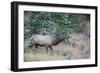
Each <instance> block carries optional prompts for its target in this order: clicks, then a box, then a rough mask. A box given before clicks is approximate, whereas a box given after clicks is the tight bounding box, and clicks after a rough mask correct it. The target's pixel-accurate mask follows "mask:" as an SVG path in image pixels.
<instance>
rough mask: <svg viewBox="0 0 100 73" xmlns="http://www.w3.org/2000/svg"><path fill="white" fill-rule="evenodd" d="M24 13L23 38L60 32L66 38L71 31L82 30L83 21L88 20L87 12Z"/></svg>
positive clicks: (83, 26)
mask: <svg viewBox="0 0 100 73" xmlns="http://www.w3.org/2000/svg"><path fill="white" fill-rule="evenodd" d="M24 15H25V17H24V20H25V23H24V26H25V27H24V28H25V29H24V39H27V38H30V37H31V36H32V34H44V33H45V34H52V33H56V32H60V33H62V34H63V36H64V37H65V38H66V40H68V38H70V36H69V35H70V34H71V33H72V32H83V31H84V28H85V27H86V25H85V22H86V21H88V20H90V15H89V14H73V13H58V12H32V11H25V12H24Z"/></svg>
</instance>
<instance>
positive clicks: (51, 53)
mask: <svg viewBox="0 0 100 73" xmlns="http://www.w3.org/2000/svg"><path fill="white" fill-rule="evenodd" d="M49 48H50V50H51V54H54V52H53V49H52V46H49Z"/></svg>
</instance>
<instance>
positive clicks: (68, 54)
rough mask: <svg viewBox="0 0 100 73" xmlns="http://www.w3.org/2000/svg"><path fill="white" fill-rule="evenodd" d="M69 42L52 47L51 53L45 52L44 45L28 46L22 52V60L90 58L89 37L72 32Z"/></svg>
mask: <svg viewBox="0 0 100 73" xmlns="http://www.w3.org/2000/svg"><path fill="white" fill-rule="evenodd" d="M69 41H70V44H67V45H66V44H65V43H64V42H61V43H59V44H58V45H57V46H52V47H53V53H52V52H51V51H50V49H49V52H48V53H47V52H46V48H45V47H39V48H28V49H25V52H24V61H26V62H28V61H49V60H73V59H88V58H90V37H88V36H86V35H85V34H83V33H73V34H72V35H71V38H70V39H69Z"/></svg>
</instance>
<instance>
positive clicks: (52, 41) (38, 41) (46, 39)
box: [29, 34, 64, 52]
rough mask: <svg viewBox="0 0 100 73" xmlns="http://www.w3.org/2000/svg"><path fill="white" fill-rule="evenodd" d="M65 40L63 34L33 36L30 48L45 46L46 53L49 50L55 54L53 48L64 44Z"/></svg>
mask: <svg viewBox="0 0 100 73" xmlns="http://www.w3.org/2000/svg"><path fill="white" fill-rule="evenodd" d="M63 41H64V38H63V36H62V35H61V34H52V35H40V34H36V35H33V36H32V38H31V42H30V45H29V47H32V46H35V48H37V47H38V46H44V47H46V52H48V48H50V50H51V51H52V52H53V49H52V46H56V45H58V44H59V43H60V42H63Z"/></svg>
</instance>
